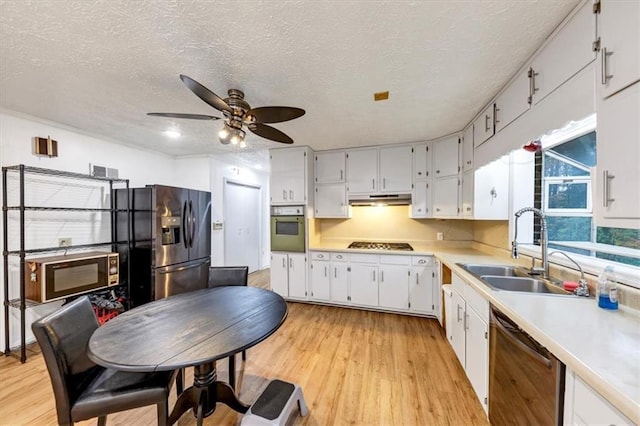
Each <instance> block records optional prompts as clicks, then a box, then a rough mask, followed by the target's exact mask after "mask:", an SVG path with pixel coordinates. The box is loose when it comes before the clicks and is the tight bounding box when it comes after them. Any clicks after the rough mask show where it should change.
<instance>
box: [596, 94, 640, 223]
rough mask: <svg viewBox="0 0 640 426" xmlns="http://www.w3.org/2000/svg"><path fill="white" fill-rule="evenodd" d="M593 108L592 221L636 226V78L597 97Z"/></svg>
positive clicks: (639, 100) (639, 131)
mask: <svg viewBox="0 0 640 426" xmlns="http://www.w3.org/2000/svg"><path fill="white" fill-rule="evenodd" d="M597 108H598V150H597V157H598V158H597V174H596V177H595V181H596V196H595V199H594V202H593V206H594V210H595V213H596V224H597V225H598V226H612V227H620V228H639V227H640V224H639V222H638V220H637V219H638V218H640V190H638V182H640V171H639V170H640V169H639V168H638V164H639V163H640V120H639V119H638V117H640V82H638V83H636V84H634V85H633V86H631V87H629V88H627V89H625V90H623V91H621V92H619V93H617V94H615V95H614V96H611V97H609V98H607V99H601V98H599V99H598V103H597Z"/></svg>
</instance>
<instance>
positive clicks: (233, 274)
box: [176, 266, 249, 394]
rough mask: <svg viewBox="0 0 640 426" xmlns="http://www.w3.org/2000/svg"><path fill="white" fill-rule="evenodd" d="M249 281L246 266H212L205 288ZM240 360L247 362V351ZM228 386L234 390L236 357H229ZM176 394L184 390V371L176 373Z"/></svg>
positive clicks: (241, 283) (243, 284) (242, 284)
mask: <svg viewBox="0 0 640 426" xmlns="http://www.w3.org/2000/svg"><path fill="white" fill-rule="evenodd" d="M248 280H249V267H248V266H212V267H210V268H209V281H208V283H207V288H214V287H223V286H232V285H240V286H245V287H246V286H247V284H248ZM242 360H243V361H246V360H247V351H242ZM229 385H230V386H231V387H232V388H233V389H234V390H235V388H236V356H235V354H234V355H231V356H230V357H229ZM176 389H177V391H178V394H180V393H182V391H183V389H184V369H181V370H179V371H178V375H177V377H176Z"/></svg>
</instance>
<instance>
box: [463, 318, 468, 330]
mask: <svg viewBox="0 0 640 426" xmlns="http://www.w3.org/2000/svg"><path fill="white" fill-rule="evenodd" d="M464 329H465V330H469V314H464Z"/></svg>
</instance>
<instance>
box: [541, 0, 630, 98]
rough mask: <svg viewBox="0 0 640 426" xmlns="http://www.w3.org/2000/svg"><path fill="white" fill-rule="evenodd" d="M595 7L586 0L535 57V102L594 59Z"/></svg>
mask: <svg viewBox="0 0 640 426" xmlns="http://www.w3.org/2000/svg"><path fill="white" fill-rule="evenodd" d="M592 7H593V5H592V3H591V2H586V3H585V4H584V6H583V7H582V8H580V10H578V11H577V12H576V15H575V16H573V17H572V18H571V19H570V20H569V21H568V22H567V24H566V25H565V26H564V27H563V28H562V29H561V30H560V31H559V32H558V33H557V34H556V35H555V36H554V37H553V39H552V40H551V41H550V42H549V43H548V44H547V45H546V46H545V47H544V48H543V49H542V50H541V51H540V53H539V54H538V55H537V56H536V57H534V58H533V61H532V63H531V71H530V72H531V81H530V84H531V91H532V92H533V99H532V102H533V104H537V103H538V102H540V101H541V100H543V99H544V98H545V97H546V96H547V95H548V94H549V93H551V92H552V91H554V90H555V89H556V88H557V87H558V86H560V85H561V84H562V83H564V82H565V81H567V80H569V78H571V77H572V76H573V75H574V74H576V73H577V72H578V71H580V70H581V69H582V68H584V67H585V66H586V65H587V64H589V63H590V62H591V61H593V60H594V59H595V52H594V51H593V43H592V42H593V40H595V36H596V20H595V16H594V14H593V11H592ZM636 28H637V27H636Z"/></svg>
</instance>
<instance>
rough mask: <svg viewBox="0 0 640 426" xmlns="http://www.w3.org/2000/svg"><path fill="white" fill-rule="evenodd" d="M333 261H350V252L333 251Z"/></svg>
mask: <svg viewBox="0 0 640 426" xmlns="http://www.w3.org/2000/svg"><path fill="white" fill-rule="evenodd" d="M331 261H332V262H348V261H349V253H331Z"/></svg>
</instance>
